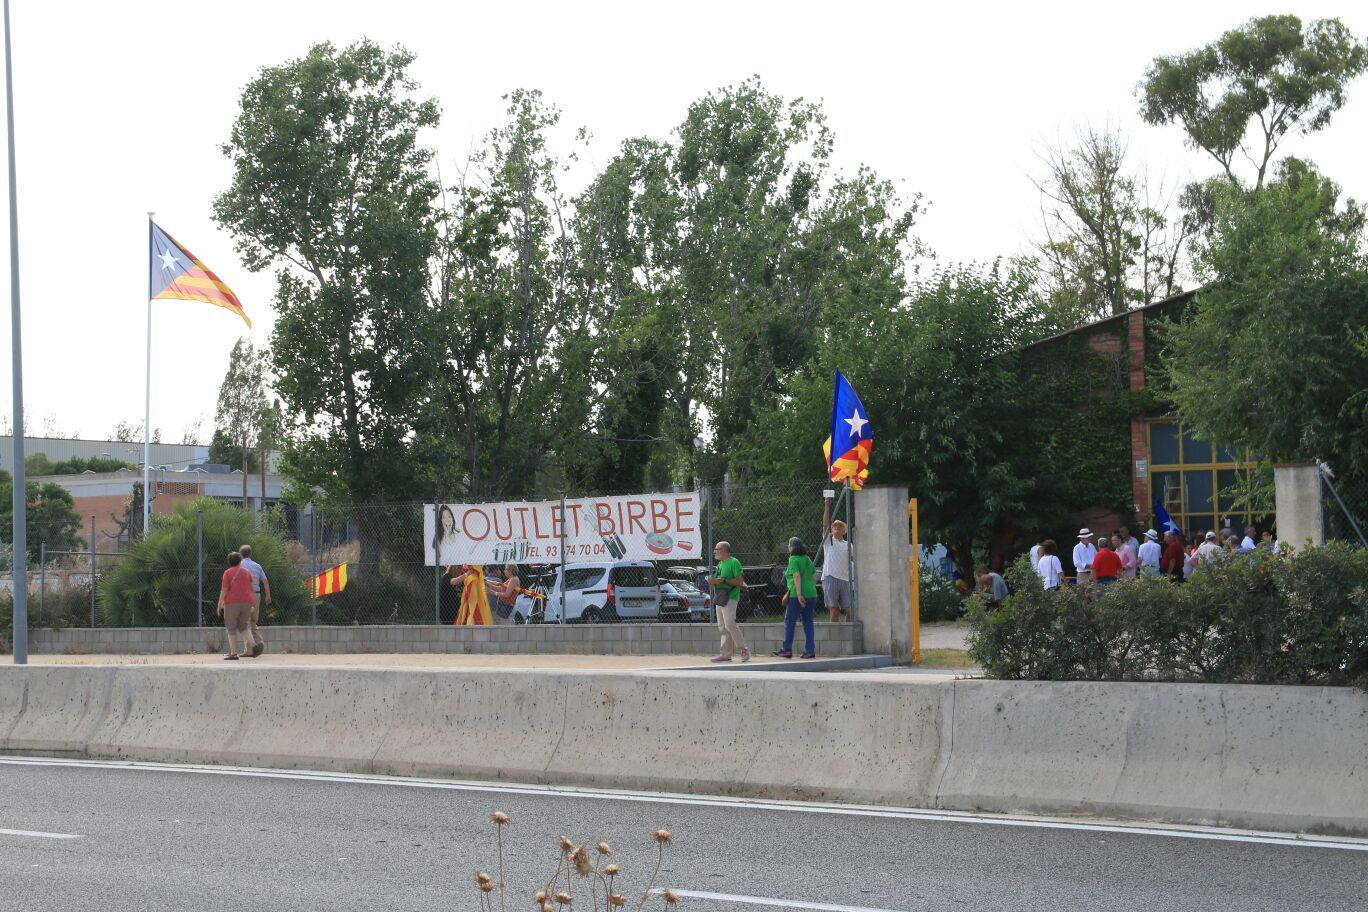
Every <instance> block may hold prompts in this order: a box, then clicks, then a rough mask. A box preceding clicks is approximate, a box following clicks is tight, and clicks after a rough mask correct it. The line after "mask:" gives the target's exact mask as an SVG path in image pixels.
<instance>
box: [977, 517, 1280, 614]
mask: <svg viewBox="0 0 1368 912" xmlns="http://www.w3.org/2000/svg"><path fill="white" fill-rule="evenodd" d="M1255 551H1269V552H1272V553H1275V554H1276V553H1277V552H1278V541H1277V540H1276V539H1275V538H1274V537H1273V533H1272V532H1267V531H1265V532H1264V533H1263V534H1262V535H1260V534H1259V532H1258V530H1257V529H1256V528H1255V527H1254V526H1247V527H1246V528H1245V530H1244V534H1243V535H1239V534H1237V533H1236V532H1235V530H1233V529H1222V530H1221V531H1220V532H1216V531H1210V532H1207V533H1206V534H1205V535H1203V536H1201V537H1200V539H1198V540H1196V541H1189V540H1188V539H1187V538H1186V537H1185V536H1184V535H1183V534H1182V533H1181V532H1178V531H1173V530H1170V531H1167V532H1165V533H1163V535H1162V536H1161V535H1160V533H1159V532H1157V531H1155V530H1154V529H1149V530H1147V531H1146V532H1145V534H1144V539H1143V541H1141V540H1137V539H1136V538H1135V536H1133V535H1131V534H1130V530H1129V529H1127V527H1125V526H1121V527H1120V528H1119V529H1117V530H1116V531H1115V532H1113V533H1112V534H1111V535H1107V534H1105V533H1104V534H1102V535H1098V534H1097V533H1095V532H1093V531H1092V530H1091V529H1088V528H1086V527H1085V528H1082V529H1079V530H1078V543H1077V544H1075V545H1074V547H1073V551H1072V553H1071V555H1070V557H1071V560H1072V564H1073V571H1074V575H1073V576H1068V575H1067V572H1066V570H1065V567H1064V563H1063V561H1062V560H1061V558H1060V555H1059V544H1058V543H1057V542H1056V541H1055V540H1054V539H1052V538H1044V537H1038V538H1037V541H1036V544H1035V545H1033V546H1032V547H1031V548H1030V549H1029V550H1028V551H1027V553H1028V554H1029V555H1030V560H1031V569H1032V570H1034V571H1035V572H1036V575H1038V576H1039V577H1040V582H1041V585H1042V586H1044V587H1045V588H1046V589H1057V588H1059V587H1060V586H1065V585H1070V584H1073V585H1090V584H1095V585H1100V586H1106V585H1111V584H1112V583H1115V582H1117V581H1118V580H1124V579H1135V578H1137V577H1139V576H1163V577H1167V578H1169V579H1173V580H1177V581H1179V582H1181V581H1183V580H1185V579H1187V578H1189V577H1190V576H1192V574H1193V573H1194V572H1196V571H1197V570H1198V568H1200V567H1201V566H1202V565H1203V564H1211V563H1213V562H1215V561H1219V560H1225V559H1229V558H1230V557H1233V556H1236V555H1240V554H1251V553H1253V552H1255ZM1008 562H1010V557H1009V560H1008ZM978 581H979V592H980V593H981V595H982V597H983V599H984V601H985V602H986V603H987V604H988V606H989V607H990V608H992V607H996V606H998V605H1000V604H1001V603H1002V601H1003V600H1004V599H1005V598H1006V597H1007V584H1006V582H1005V581H1004V580H1003V577H1002V575H1001V574H1000V573H996V572H993V571H991V570H989V568H987V567H980V568H979V571H978Z"/></svg>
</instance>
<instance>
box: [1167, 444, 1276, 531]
mask: <svg viewBox="0 0 1368 912" xmlns="http://www.w3.org/2000/svg"><path fill="white" fill-rule="evenodd" d="M1146 429H1147V432H1148V438H1149V454H1150V472H1149V478H1150V496H1151V498H1152V499H1154V500H1158V501H1159V503H1161V504H1163V506H1164V509H1165V510H1167V511H1168V513H1169V515H1170V516H1172V517H1173V519H1174V521H1175V522H1177V523H1178V525H1179V526H1180V527H1181V528H1182V530H1183V532H1184V534H1185V535H1187V537H1188V539H1189V540H1191V539H1193V538H1200V537H1201V536H1203V535H1205V534H1206V533H1207V532H1208V531H1210V530H1213V529H1224V528H1230V529H1237V530H1240V529H1243V528H1244V527H1245V526H1246V525H1249V524H1250V523H1251V522H1252V521H1253V520H1254V517H1253V516H1252V515H1251V514H1250V512H1249V510H1247V509H1236V506H1235V501H1236V499H1237V498H1236V495H1235V494H1234V493H1233V489H1234V488H1235V487H1236V486H1237V485H1239V484H1240V483H1241V482H1242V481H1244V480H1245V479H1246V478H1247V476H1248V473H1249V472H1250V471H1251V470H1252V469H1253V463H1252V462H1251V461H1250V460H1249V459H1248V458H1240V454H1239V453H1238V452H1237V451H1236V450H1235V448H1234V447H1230V446H1224V445H1220V444H1212V443H1211V442H1210V441H1207V440H1198V439H1197V437H1196V436H1195V435H1194V433H1193V430H1192V428H1190V427H1187V426H1185V425H1183V424H1180V423H1179V422H1177V421H1173V420H1169V419H1158V420H1155V421H1149V422H1146Z"/></svg>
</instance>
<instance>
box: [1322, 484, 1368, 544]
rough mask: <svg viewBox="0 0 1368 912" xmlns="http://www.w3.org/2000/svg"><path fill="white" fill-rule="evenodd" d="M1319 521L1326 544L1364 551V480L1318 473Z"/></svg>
mask: <svg viewBox="0 0 1368 912" xmlns="http://www.w3.org/2000/svg"><path fill="white" fill-rule="evenodd" d="M1321 518H1322V522H1323V523H1324V526H1325V529H1324V531H1325V540H1326V541H1345V542H1350V543H1352V544H1356V545H1363V546H1364V547H1368V478H1362V477H1354V476H1342V477H1332V475H1331V473H1329V472H1327V471H1325V469H1324V468H1322V471H1321Z"/></svg>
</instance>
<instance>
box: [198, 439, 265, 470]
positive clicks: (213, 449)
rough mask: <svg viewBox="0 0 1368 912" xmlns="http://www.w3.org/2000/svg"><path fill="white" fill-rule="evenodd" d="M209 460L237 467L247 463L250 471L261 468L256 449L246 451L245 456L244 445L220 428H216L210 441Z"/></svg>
mask: <svg viewBox="0 0 1368 912" xmlns="http://www.w3.org/2000/svg"><path fill="white" fill-rule="evenodd" d="M209 461H210V462H212V463H215V464H217V465H226V466H230V467H237V468H241V467H242V466H243V464H244V463H245V464H246V466H247V471H248V473H251V472H256V471H259V470H260V468H261V465H260V462H259V460H258V459H257V454H256V451H255V450H248V451H246V454H245V456H244V453H243V449H242V445H241V444H238V443H234V442H233V441H232V439H231V438H229V437H228V435H227V434H225V433H224V432H223V430H222V429H220V428H215V429H214V437H213V439H212V440H210V441H209Z"/></svg>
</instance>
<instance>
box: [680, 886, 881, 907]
mask: <svg viewBox="0 0 1368 912" xmlns="http://www.w3.org/2000/svg"><path fill="white" fill-rule="evenodd" d="M655 892H656V893H657V894H660V893H662V892H664V891H663V890H656V891H655ZM674 894H675V895H676V896H680V897H684V898H686V899H711V900H713V901H714V902H725V903H738V904H740V905H743V906H778V907H780V908H782V909H818V910H821V912H897V910H896V909H873V908H870V907H868V906H842V905H839V904H835V903H815V902H799V901H798V900H796V899H774V898H773V897H770V896H742V895H740V894H737V893H709V892H707V891H706V890H675V891H674Z"/></svg>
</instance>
